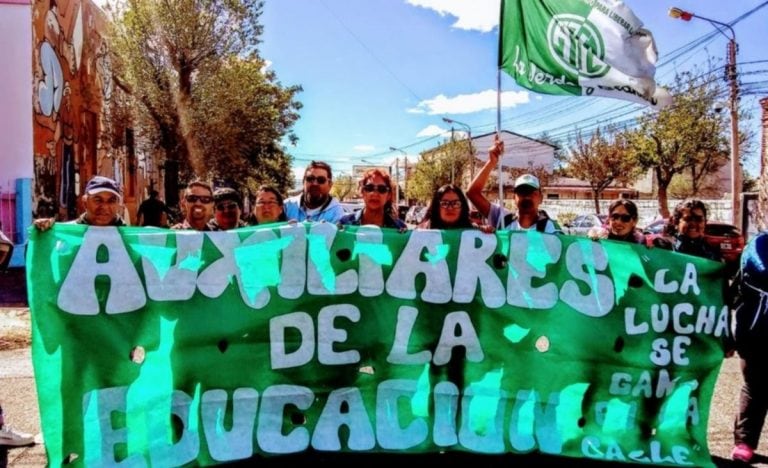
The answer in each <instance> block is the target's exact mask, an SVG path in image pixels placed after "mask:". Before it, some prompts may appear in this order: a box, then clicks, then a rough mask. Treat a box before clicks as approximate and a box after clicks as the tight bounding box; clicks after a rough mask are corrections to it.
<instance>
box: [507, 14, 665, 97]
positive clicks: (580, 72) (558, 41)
mask: <svg viewBox="0 0 768 468" xmlns="http://www.w3.org/2000/svg"><path fill="white" fill-rule="evenodd" d="M656 58H657V52H656V45H655V43H654V40H653V36H652V35H651V33H650V31H648V30H646V29H643V23H642V22H641V21H640V20H639V19H638V18H637V16H635V14H634V13H633V12H632V11H631V10H630V9H629V8H628V7H627V6H626V5H624V4H623V3H622V2H620V1H616V0H610V1H609V0H589V1H587V0H502V2H501V18H500V21H499V68H501V69H503V70H504V71H506V72H507V73H509V74H510V75H511V76H512V77H513V78H514V79H515V80H516V81H517V83H518V84H519V85H520V86H523V87H525V88H528V89H530V90H531V91H535V92H538V93H543V94H559V95H574V96H605V97H612V98H616V99H624V100H628V101H633V102H639V103H641V104H646V105H649V106H652V107H654V108H657V109H658V108H662V107H664V106H666V105H669V104H671V102H672V97H671V96H670V95H669V93H668V92H667V91H666V90H665V89H664V88H662V87H658V86H656V83H655V81H654V74H655V72H656V66H655V64H656Z"/></svg>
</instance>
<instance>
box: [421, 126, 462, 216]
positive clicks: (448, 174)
mask: <svg viewBox="0 0 768 468" xmlns="http://www.w3.org/2000/svg"><path fill="white" fill-rule="evenodd" d="M468 167H469V159H468V155H467V143H466V142H465V141H463V140H453V141H452V140H448V141H446V142H445V143H443V144H442V145H440V146H438V147H437V148H435V149H432V150H430V151H428V152H426V153H423V154H422V156H421V159H420V160H419V162H417V163H416V164H415V165H414V166H413V170H412V171H411V173H410V175H409V177H408V193H407V197H408V199H416V200H419V201H422V202H427V201H429V200H431V199H432V195H433V194H434V193H435V191H436V190H437V189H438V188H440V187H442V186H443V185H445V184H450V183H453V184H455V185H461V177H462V174H464V171H465V170H467V168H468Z"/></svg>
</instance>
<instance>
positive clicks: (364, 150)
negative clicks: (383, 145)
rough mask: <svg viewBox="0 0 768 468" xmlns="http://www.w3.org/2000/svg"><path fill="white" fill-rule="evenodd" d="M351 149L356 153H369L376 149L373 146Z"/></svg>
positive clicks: (359, 146)
mask: <svg viewBox="0 0 768 468" xmlns="http://www.w3.org/2000/svg"><path fill="white" fill-rule="evenodd" d="M352 149H353V150H355V151H357V152H358V153H370V152H371V151H373V150H375V149H376V147H375V146H373V145H355V146H353V147H352Z"/></svg>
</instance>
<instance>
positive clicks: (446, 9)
mask: <svg viewBox="0 0 768 468" xmlns="http://www.w3.org/2000/svg"><path fill="white" fill-rule="evenodd" d="M406 3H408V4H410V5H413V6H416V7H422V8H426V9H428V10H434V11H436V12H437V13H438V14H440V16H446V15H450V16H453V17H455V18H456V22H455V23H453V25H452V26H453V27H454V28H456V29H464V30H468V31H475V30H476V31H481V32H489V31H491V30H492V29H493V28H495V27H496V26H498V25H499V9H500V5H501V1H500V0H471V1H468V0H406Z"/></svg>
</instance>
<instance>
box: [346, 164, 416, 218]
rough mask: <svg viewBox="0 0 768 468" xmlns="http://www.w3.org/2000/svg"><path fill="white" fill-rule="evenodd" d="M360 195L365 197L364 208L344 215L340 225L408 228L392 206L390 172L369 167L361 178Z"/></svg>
mask: <svg viewBox="0 0 768 468" xmlns="http://www.w3.org/2000/svg"><path fill="white" fill-rule="evenodd" d="M359 189H360V196H361V197H363V208H362V209H361V210H358V211H356V212H355V213H350V214H348V215H344V216H342V218H341V220H339V224H340V225H347V224H351V225H356V226H362V225H371V224H372V225H375V226H379V227H388V228H395V229H398V230H400V231H404V230H405V229H406V225H405V223H404V222H403V221H402V220H401V219H400V218H398V217H397V214H396V212H395V210H394V208H393V207H392V190H393V185H392V180H391V179H390V177H389V174H387V173H386V172H383V171H381V170H379V169H369V170H367V171H366V172H365V174H363V178H362V179H360V185H359Z"/></svg>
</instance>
